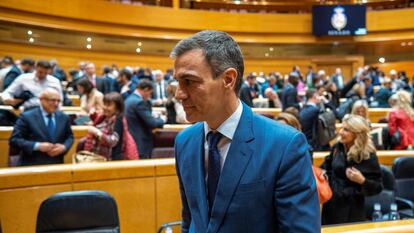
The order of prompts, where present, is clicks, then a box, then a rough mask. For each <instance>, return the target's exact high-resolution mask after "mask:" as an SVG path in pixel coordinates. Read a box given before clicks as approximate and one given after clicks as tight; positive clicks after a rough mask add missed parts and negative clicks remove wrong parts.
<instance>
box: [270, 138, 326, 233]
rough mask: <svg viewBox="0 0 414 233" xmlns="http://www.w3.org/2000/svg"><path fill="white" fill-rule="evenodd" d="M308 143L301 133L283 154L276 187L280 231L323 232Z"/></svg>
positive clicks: (289, 143)
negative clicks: (321, 230)
mask: <svg viewBox="0 0 414 233" xmlns="http://www.w3.org/2000/svg"><path fill="white" fill-rule="evenodd" d="M307 145H308V144H307V143H306V138H305V136H304V135H303V134H302V133H297V134H296V135H294V137H292V139H291V140H290V141H288V144H287V147H286V148H285V151H284V153H283V158H282V161H281V165H280V167H279V169H278V172H277V175H276V177H278V179H277V180H276V184H275V190H274V198H275V201H274V205H275V206H274V207H275V210H276V215H277V221H278V226H279V232H312V233H316V232H320V224H321V220H320V211H319V201H318V194H317V191H316V183H315V179H314V176H313V172H312V166H311V161H310V158H309V154H308V146H307ZM292 203H294V204H292Z"/></svg>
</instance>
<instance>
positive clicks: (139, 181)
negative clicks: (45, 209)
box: [0, 159, 414, 233]
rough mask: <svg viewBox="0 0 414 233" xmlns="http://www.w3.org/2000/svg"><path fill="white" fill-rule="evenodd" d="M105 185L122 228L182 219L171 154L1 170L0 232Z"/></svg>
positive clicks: (361, 228) (26, 224)
mask: <svg viewBox="0 0 414 233" xmlns="http://www.w3.org/2000/svg"><path fill="white" fill-rule="evenodd" d="M76 190H103V191H106V192H108V193H109V194H111V195H112V196H113V197H114V198H115V200H116V202H117V205H118V212H119V217H120V227H121V232H124V233H129V232H134V233H136V232H138V233H147V232H155V231H156V229H157V228H158V227H159V226H160V225H161V224H163V223H166V222H170V221H176V220H180V210H181V202H180V197H179V189H178V180H177V177H176V174H175V161H174V159H159V160H143V161H117V162H106V163H98V164H77V165H53V166H33V167H22V168H4V169H0V207H1V208H0V220H1V223H2V227H3V232H13V233H26V232H35V226H36V216H37V211H38V209H39V206H40V204H41V202H42V201H43V200H45V199H46V198H47V197H49V196H51V195H52V194H54V193H57V192H64V191H76ZM322 232H323V233H331V232H332V233H333V232H335V233H336V232H414V220H402V221H393V222H382V223H364V224H354V225H341V226H332V227H324V228H323V229H322Z"/></svg>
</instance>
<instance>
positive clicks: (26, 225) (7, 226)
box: [0, 173, 72, 233]
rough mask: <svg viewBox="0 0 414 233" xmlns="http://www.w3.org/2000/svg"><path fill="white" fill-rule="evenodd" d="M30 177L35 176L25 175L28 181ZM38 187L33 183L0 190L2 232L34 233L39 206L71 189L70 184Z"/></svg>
mask: <svg viewBox="0 0 414 233" xmlns="http://www.w3.org/2000/svg"><path fill="white" fill-rule="evenodd" d="M32 175H35V174H33V173H32V174H31V175H26V176H28V177H27V178H26V179H30V176H32ZM51 175H52V174H51ZM52 177H53V176H52ZM39 185H40V184H35V183H33V184H32V186H31V187H27V188H15V189H6V190H0V220H1V225H2V230H3V232H5V233H6V232H13V233H26V232H36V219H37V211H38V210H39V207H40V204H41V203H42V202H43V201H44V200H45V199H46V198H48V197H49V196H51V195H53V194H55V193H58V192H65V191H70V190H71V189H72V188H71V184H63V185H47V186H39Z"/></svg>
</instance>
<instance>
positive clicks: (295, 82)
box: [288, 74, 299, 86]
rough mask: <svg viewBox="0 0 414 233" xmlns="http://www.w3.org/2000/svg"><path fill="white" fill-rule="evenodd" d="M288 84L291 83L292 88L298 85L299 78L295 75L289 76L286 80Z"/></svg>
mask: <svg viewBox="0 0 414 233" xmlns="http://www.w3.org/2000/svg"><path fill="white" fill-rule="evenodd" d="M288 81H289V83H291V84H292V85H293V86H296V85H298V83H299V77H298V76H297V75H294V74H289V78H288Z"/></svg>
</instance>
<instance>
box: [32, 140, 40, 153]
mask: <svg viewBox="0 0 414 233" xmlns="http://www.w3.org/2000/svg"><path fill="white" fill-rule="evenodd" d="M39 145H40V143H38V142H35V144H34V146H33V150H34V151H38V150H39Z"/></svg>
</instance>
